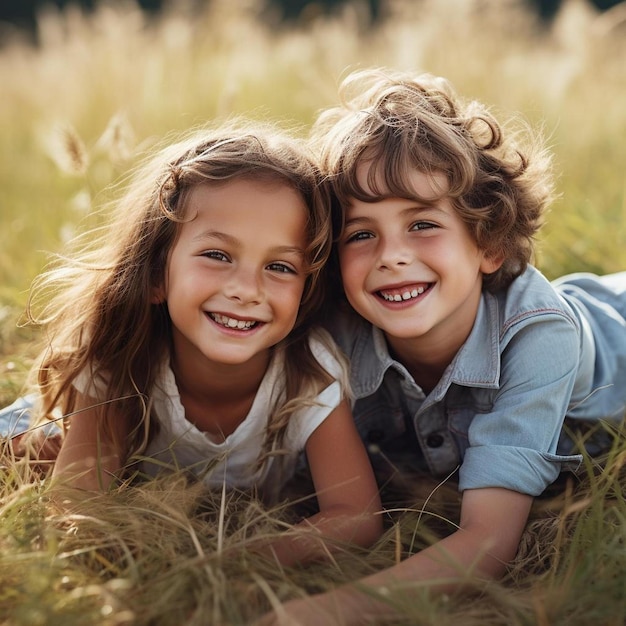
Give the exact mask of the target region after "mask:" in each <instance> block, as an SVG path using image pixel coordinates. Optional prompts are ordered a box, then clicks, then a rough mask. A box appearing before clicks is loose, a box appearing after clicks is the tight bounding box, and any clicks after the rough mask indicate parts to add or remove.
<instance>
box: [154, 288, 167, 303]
mask: <svg viewBox="0 0 626 626" xmlns="http://www.w3.org/2000/svg"><path fill="white" fill-rule="evenodd" d="M151 291H152V294H151V296H150V304H163V303H164V302H165V301H166V299H167V298H166V297H165V288H164V287H163V286H162V285H160V286H158V287H152V290H151Z"/></svg>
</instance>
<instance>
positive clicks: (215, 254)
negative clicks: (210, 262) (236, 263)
mask: <svg viewBox="0 0 626 626" xmlns="http://www.w3.org/2000/svg"><path fill="white" fill-rule="evenodd" d="M202 256H204V257H206V258H207V259H216V260H217V261H228V260H229V259H228V256H227V255H226V254H225V253H224V252H222V251H221V250H206V251H205V252H203V253H202Z"/></svg>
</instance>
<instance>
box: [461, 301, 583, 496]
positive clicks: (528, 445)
mask: <svg viewBox="0 0 626 626" xmlns="http://www.w3.org/2000/svg"><path fill="white" fill-rule="evenodd" d="M579 353H580V333H579V332H578V329H577V328H576V326H575V324H573V323H572V321H571V319H568V318H567V317H564V316H561V315H557V314H554V313H546V314H545V315H535V316H534V317H533V318H532V321H530V322H529V321H527V322H526V323H524V324H521V326H520V327H519V328H514V329H512V330H511V332H510V338H509V339H508V341H507V342H506V344H505V346H504V348H503V351H502V354H501V364H502V366H501V372H500V387H499V390H498V392H497V394H496V396H495V401H494V404H493V407H492V408H491V410H490V411H488V412H485V413H478V414H476V415H475V416H474V418H473V419H472V421H471V424H470V426H469V430H468V439H469V441H468V443H469V447H468V448H467V450H466V451H465V455H464V458H463V463H462V465H461V468H460V471H459V489H460V490H465V489H477V488H484V487H503V488H506V489H511V490H514V491H518V492H521V493H526V494H529V495H533V496H536V495H539V494H541V493H542V492H543V491H544V490H545V489H546V487H547V486H548V485H549V484H550V483H552V482H553V481H554V480H555V479H556V478H557V476H558V475H559V473H560V472H561V471H563V470H565V469H567V470H575V469H576V468H577V467H578V466H579V465H580V463H581V461H582V457H581V456H580V455H571V456H560V455H557V454H556V449H557V444H558V440H559V435H560V433H561V429H562V427H563V421H564V418H565V415H566V412H567V407H568V404H569V400H570V398H571V394H572V389H573V387H574V384H575V381H576V376H577V371H578V362H579Z"/></svg>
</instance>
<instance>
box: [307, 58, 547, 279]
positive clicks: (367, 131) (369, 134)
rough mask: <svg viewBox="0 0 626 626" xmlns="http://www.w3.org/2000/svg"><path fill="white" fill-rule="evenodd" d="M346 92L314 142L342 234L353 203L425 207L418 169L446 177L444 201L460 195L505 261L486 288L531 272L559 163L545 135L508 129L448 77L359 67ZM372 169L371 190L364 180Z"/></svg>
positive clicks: (477, 228)
mask: <svg viewBox="0 0 626 626" xmlns="http://www.w3.org/2000/svg"><path fill="white" fill-rule="evenodd" d="M339 93H340V99H341V104H340V105H339V106H337V107H334V108H331V109H328V110H326V111H324V112H323V113H322V114H321V115H320V116H319V118H318V120H317V122H316V124H315V126H314V128H313V131H312V136H311V138H312V141H313V143H314V145H315V146H316V148H317V149H318V152H319V154H320V157H321V166H322V169H323V170H324V171H325V172H326V174H327V175H328V176H329V177H330V180H331V182H332V185H333V188H334V192H335V195H336V199H337V200H338V205H339V206H337V207H335V212H334V216H333V219H334V230H335V232H334V236H335V237H338V236H339V235H340V233H341V231H342V229H343V212H342V211H341V206H345V205H346V204H347V203H348V202H349V201H350V199H351V198H356V199H359V200H362V201H365V202H376V201H378V200H381V199H384V198H386V197H390V196H391V197H401V198H415V199H417V200H420V201H425V200H427V199H424V198H418V197H417V196H416V192H415V190H414V188H413V187H412V185H411V183H410V176H409V174H410V172H411V171H414V170H416V169H417V170H418V171H420V172H422V173H425V174H428V173H435V172H443V173H444V174H445V175H446V178H447V181H448V188H447V189H444V190H442V192H441V196H442V197H443V196H447V197H449V198H451V200H452V204H453V206H454V208H455V210H456V211H457V212H458V214H459V215H460V217H461V218H462V219H463V221H464V222H465V223H466V224H467V227H468V229H469V231H470V233H471V235H472V236H473V237H474V240H475V241H476V243H477V245H478V247H479V248H480V249H481V250H483V251H484V252H485V254H486V255H487V256H488V257H490V258H501V259H504V261H503V263H502V265H501V267H500V268H499V269H498V270H497V271H495V272H493V273H492V274H489V275H485V277H484V286H485V288H486V289H488V290H490V291H497V290H499V289H502V288H506V287H507V286H508V285H509V284H510V282H511V281H512V280H513V279H514V278H515V277H517V276H519V275H520V274H521V273H522V272H523V271H524V270H525V269H526V266H527V265H528V263H530V262H531V261H532V260H533V256H534V235H535V234H536V233H537V231H538V230H539V228H540V226H541V224H542V216H543V214H544V211H545V209H546V207H547V206H548V205H549V203H550V202H551V200H552V197H553V180H552V172H551V156H550V155H549V153H548V152H547V150H546V149H545V146H544V144H543V141H541V138H540V136H539V135H538V134H536V133H533V132H531V131H530V129H529V128H528V127H527V125H524V126H523V127H522V128H521V129H520V130H523V131H525V132H519V131H518V132H516V131H514V130H510V131H509V130H508V129H506V131H505V128H504V127H503V126H502V125H501V124H499V123H498V121H497V120H496V119H495V118H494V117H493V115H492V114H491V113H490V112H489V110H488V109H487V108H486V107H485V106H484V105H482V104H480V103H478V102H474V101H472V102H465V101H463V100H462V99H461V98H460V97H459V96H458V95H457V94H456V93H455V91H454V89H453V88H452V86H451V84H450V83H449V82H448V81H447V80H445V79H443V78H437V77H434V76H432V75H430V74H421V75H418V76H414V75H413V74H407V73H401V72H393V71H389V70H384V69H370V70H360V71H356V72H353V73H352V74H350V75H349V76H348V77H347V78H346V79H345V80H344V81H343V82H342V84H341V87H340V92H339ZM522 140H523V143H522ZM363 163H365V164H367V165H368V166H369V171H368V176H367V185H368V187H369V189H365V188H364V187H363V186H362V185H361V184H360V183H359V180H358V178H357V172H358V170H359V166H361V165H362V164H363ZM381 181H382V183H381ZM428 200H430V201H431V202H432V200H433V199H432V198H430V199H428Z"/></svg>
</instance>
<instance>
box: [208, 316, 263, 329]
mask: <svg viewBox="0 0 626 626" xmlns="http://www.w3.org/2000/svg"><path fill="white" fill-rule="evenodd" d="M211 318H212V319H213V321H215V322H217V323H218V324H221V325H222V326H226V327H228V328H236V329H237V330H248V329H250V328H252V327H253V326H254V325H255V324H256V322H252V321H244V320H236V319H234V318H232V317H227V316H226V315H219V314H218V313H211Z"/></svg>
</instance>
